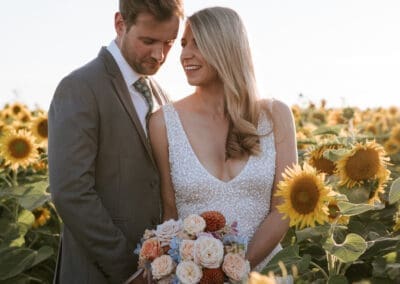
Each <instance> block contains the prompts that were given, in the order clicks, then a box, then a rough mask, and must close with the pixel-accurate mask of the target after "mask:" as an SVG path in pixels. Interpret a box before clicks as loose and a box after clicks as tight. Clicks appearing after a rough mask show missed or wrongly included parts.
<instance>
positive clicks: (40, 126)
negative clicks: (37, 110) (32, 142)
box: [31, 114, 47, 147]
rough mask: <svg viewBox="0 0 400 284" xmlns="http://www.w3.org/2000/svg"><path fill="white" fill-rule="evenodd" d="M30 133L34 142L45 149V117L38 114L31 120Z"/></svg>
mask: <svg viewBox="0 0 400 284" xmlns="http://www.w3.org/2000/svg"><path fill="white" fill-rule="evenodd" d="M31 131H32V133H33V135H34V136H35V138H36V142H37V143H38V144H39V145H40V146H42V147H47V116H46V115H44V114H40V115H39V116H37V117H36V118H34V119H33V121H32V125H31Z"/></svg>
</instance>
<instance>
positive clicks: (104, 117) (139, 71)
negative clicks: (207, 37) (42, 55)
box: [48, 0, 183, 284]
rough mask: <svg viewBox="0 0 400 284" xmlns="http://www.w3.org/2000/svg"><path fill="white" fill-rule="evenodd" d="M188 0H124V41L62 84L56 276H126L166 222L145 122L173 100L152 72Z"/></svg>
mask: <svg viewBox="0 0 400 284" xmlns="http://www.w3.org/2000/svg"><path fill="white" fill-rule="evenodd" d="M181 1H182V0H120V3H119V12H117V13H116V14H115V19H114V25H115V30H116V33H117V36H116V39H115V40H113V41H112V42H111V43H110V44H109V45H108V46H107V47H103V48H102V49H101V50H100V52H99V54H98V56H97V58H95V59H94V60H93V61H91V62H89V63H88V64H86V65H85V66H83V67H82V68H80V69H78V70H76V71H74V72H72V73H71V74H69V75H68V76H67V77H65V78H64V79H63V80H62V81H61V82H60V84H59V85H58V87H57V89H56V91H55V94H54V97H53V99H52V102H51V105H50V109H49V150H48V156H49V178H50V191H51V195H52V198H53V201H54V204H55V206H56V208H57V211H58V213H59V215H60V216H61V218H62V220H63V223H64V228H63V232H62V235H61V243H60V251H59V257H58V263H57V268H56V275H55V283H68V284H73V283H79V284H80V283H96V284H101V283H122V282H123V281H125V280H126V279H127V278H128V277H129V276H130V275H131V274H132V273H134V272H135V270H136V265H137V258H136V256H135V255H134V254H133V251H134V248H135V247H136V244H137V243H138V242H139V241H140V238H141V236H142V234H143V232H144V231H145V229H146V228H149V227H150V226H152V225H156V224H157V223H159V222H160V215H161V214H160V213H161V212H160V192H159V176H158V172H157V169H156V166H155V163H154V159H153V157H152V153H151V149H150V146H149V141H148V138H147V131H146V122H147V118H148V112H151V110H154V109H155V108H157V106H160V105H162V104H163V103H165V102H166V101H167V97H166V96H165V94H163V92H162V90H161V89H160V88H159V87H158V86H157V84H156V82H154V80H153V79H151V78H150V77H148V76H149V75H153V74H155V73H156V72H157V70H158V69H159V68H160V66H161V65H162V64H163V63H164V61H165V59H166V57H167V54H168V52H169V50H170V48H171V46H172V43H173V41H174V40H175V39H176V37H177V33H178V27H179V21H180V19H181V18H182V16H183V7H182V3H181ZM139 79H140V81H138V80H139ZM136 81H138V82H140V84H139V83H136ZM137 84H139V85H137ZM142 93H143V94H142ZM146 95H147V96H146ZM148 95H150V96H148Z"/></svg>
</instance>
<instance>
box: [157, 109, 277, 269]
mask: <svg viewBox="0 0 400 284" xmlns="http://www.w3.org/2000/svg"><path fill="white" fill-rule="evenodd" d="M163 112H164V118H165V124H166V128H167V136H168V149H169V150H168V151H169V162H170V167H171V177H172V183H173V187H174V190H175V198H176V205H177V209H178V214H179V218H182V219H183V218H185V217H186V216H188V215H189V214H201V213H202V212H204V211H208V210H217V211H219V212H221V213H222V214H223V215H224V216H225V218H226V221H227V223H228V224H231V223H233V222H234V221H237V222H238V231H239V235H242V236H245V237H247V238H248V240H249V241H250V240H251V237H252V236H253V234H254V233H255V231H256V229H257V228H258V226H259V225H260V223H261V222H262V221H263V220H264V218H265V216H266V215H267V214H268V213H269V210H270V201H271V188H272V184H273V180H274V173H275V145H274V135H273V131H272V122H271V121H270V120H269V119H268V118H267V116H266V115H265V114H264V113H262V114H261V117H260V121H259V124H258V132H259V133H260V134H265V133H268V135H266V136H263V137H262V138H261V148H262V153H261V154H260V155H259V156H251V157H250V158H249V160H248V161H247V164H246V165H245V166H244V168H243V169H242V170H241V172H240V173H239V174H238V175H237V176H236V177H234V178H233V179H232V180H230V181H227V182H225V181H222V180H219V179H218V178H216V177H215V176H213V175H211V174H210V173H209V172H208V171H207V169H206V168H204V166H203V165H202V164H201V163H200V161H199V160H198V158H197V156H196V154H195V153H194V151H193V149H192V146H191V145H190V143H189V139H188V138H187V135H186V133H185V130H184V128H183V126H182V123H181V121H180V118H179V115H178V112H177V111H176V110H175V108H174V107H173V105H172V104H167V105H165V106H163ZM271 230H274V228H271ZM279 250H281V246H280V245H279V244H278V245H277V246H276V247H275V249H274V250H273V251H272V253H271V254H270V255H269V256H268V257H267V258H266V259H265V260H264V261H263V262H262V263H260V264H259V265H258V266H257V267H256V269H255V270H261V269H262V268H264V266H265V265H266V264H267V263H268V261H269V260H270V259H271V258H272V256H274V255H275V254H276V253H277V252H278V251H279Z"/></svg>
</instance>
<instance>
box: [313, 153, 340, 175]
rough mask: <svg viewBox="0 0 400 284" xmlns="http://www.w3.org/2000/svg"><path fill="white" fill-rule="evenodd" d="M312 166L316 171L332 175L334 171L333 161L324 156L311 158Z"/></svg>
mask: <svg viewBox="0 0 400 284" xmlns="http://www.w3.org/2000/svg"><path fill="white" fill-rule="evenodd" d="M312 166H314V168H316V169H317V171H318V172H323V173H326V174H328V175H332V174H333V173H334V171H335V163H334V162H332V161H331V160H328V159H325V158H324V157H321V158H318V159H313V160H312Z"/></svg>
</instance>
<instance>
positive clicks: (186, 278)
mask: <svg viewBox="0 0 400 284" xmlns="http://www.w3.org/2000/svg"><path fill="white" fill-rule="evenodd" d="M176 276H177V277H178V279H179V281H180V283H183V284H197V283H199V282H200V280H201V277H202V276H203V272H202V271H201V268H200V267H199V266H198V265H197V264H196V263H194V262H193V261H190V260H185V261H182V262H180V263H179V264H178V266H177V267H176Z"/></svg>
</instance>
